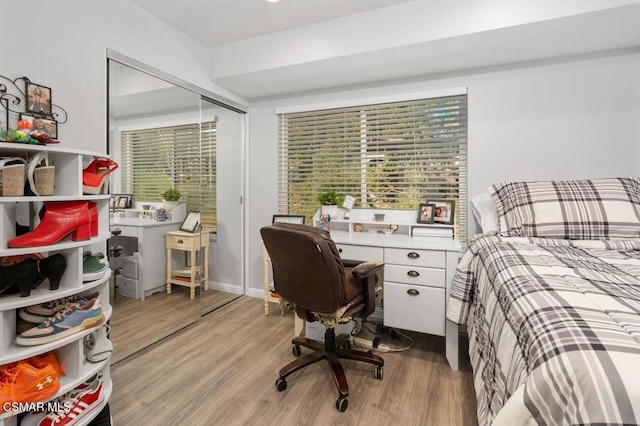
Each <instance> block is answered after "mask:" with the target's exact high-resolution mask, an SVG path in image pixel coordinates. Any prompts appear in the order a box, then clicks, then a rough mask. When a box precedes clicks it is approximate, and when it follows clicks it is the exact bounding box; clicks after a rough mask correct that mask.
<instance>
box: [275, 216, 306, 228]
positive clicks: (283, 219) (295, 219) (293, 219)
mask: <svg viewBox="0 0 640 426" xmlns="http://www.w3.org/2000/svg"><path fill="white" fill-rule="evenodd" d="M304 220H305V217H304V215H296V214H274V215H273V217H272V218H271V224H272V225H273V224H275V223H297V224H298V225H304Z"/></svg>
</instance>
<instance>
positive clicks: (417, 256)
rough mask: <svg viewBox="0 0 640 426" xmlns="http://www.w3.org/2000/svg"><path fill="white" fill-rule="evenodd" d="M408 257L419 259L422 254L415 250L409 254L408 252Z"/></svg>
mask: <svg viewBox="0 0 640 426" xmlns="http://www.w3.org/2000/svg"><path fill="white" fill-rule="evenodd" d="M407 257H408V258H409V259H417V258H419V257H420V255H419V254H418V253H416V252H415V251H412V252H410V253H409V254H407Z"/></svg>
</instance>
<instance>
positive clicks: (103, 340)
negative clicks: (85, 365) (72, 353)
mask: <svg viewBox="0 0 640 426" xmlns="http://www.w3.org/2000/svg"><path fill="white" fill-rule="evenodd" d="M109 331H111V327H109V324H103V325H102V326H100V327H98V328H97V329H96V330H95V331H94V332H93V333H91V334H88V335H86V336H85V338H84V354H85V356H86V357H87V361H89V362H100V361H104V360H105V359H107V358H109V357H110V356H111V353H112V352H113V343H111V340H109V338H108V337H107V334H109Z"/></svg>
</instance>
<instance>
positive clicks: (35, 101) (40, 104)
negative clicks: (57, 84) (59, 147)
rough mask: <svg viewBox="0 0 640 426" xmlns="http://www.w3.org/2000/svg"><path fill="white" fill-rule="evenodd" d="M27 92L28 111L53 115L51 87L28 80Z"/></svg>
mask: <svg viewBox="0 0 640 426" xmlns="http://www.w3.org/2000/svg"><path fill="white" fill-rule="evenodd" d="M26 93H27V107H26V110H27V112H32V113H34V114H37V115H51V88H49V87H46V86H42V85H40V84H34V83H32V82H30V81H27V84H26ZM49 136H51V135H49Z"/></svg>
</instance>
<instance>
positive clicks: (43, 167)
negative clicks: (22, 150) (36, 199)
mask: <svg viewBox="0 0 640 426" xmlns="http://www.w3.org/2000/svg"><path fill="white" fill-rule="evenodd" d="M0 176H1V177H2V195H3V196H5V197H21V196H23V195H25V193H26V194H27V195H53V188H54V181H55V166H49V164H48V159H47V154H46V153H44V152H38V153H36V154H35V155H34V156H33V157H31V159H30V160H29V162H28V163H27V160H25V159H24V158H22V157H4V158H0ZM25 183H26V185H25Z"/></svg>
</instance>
